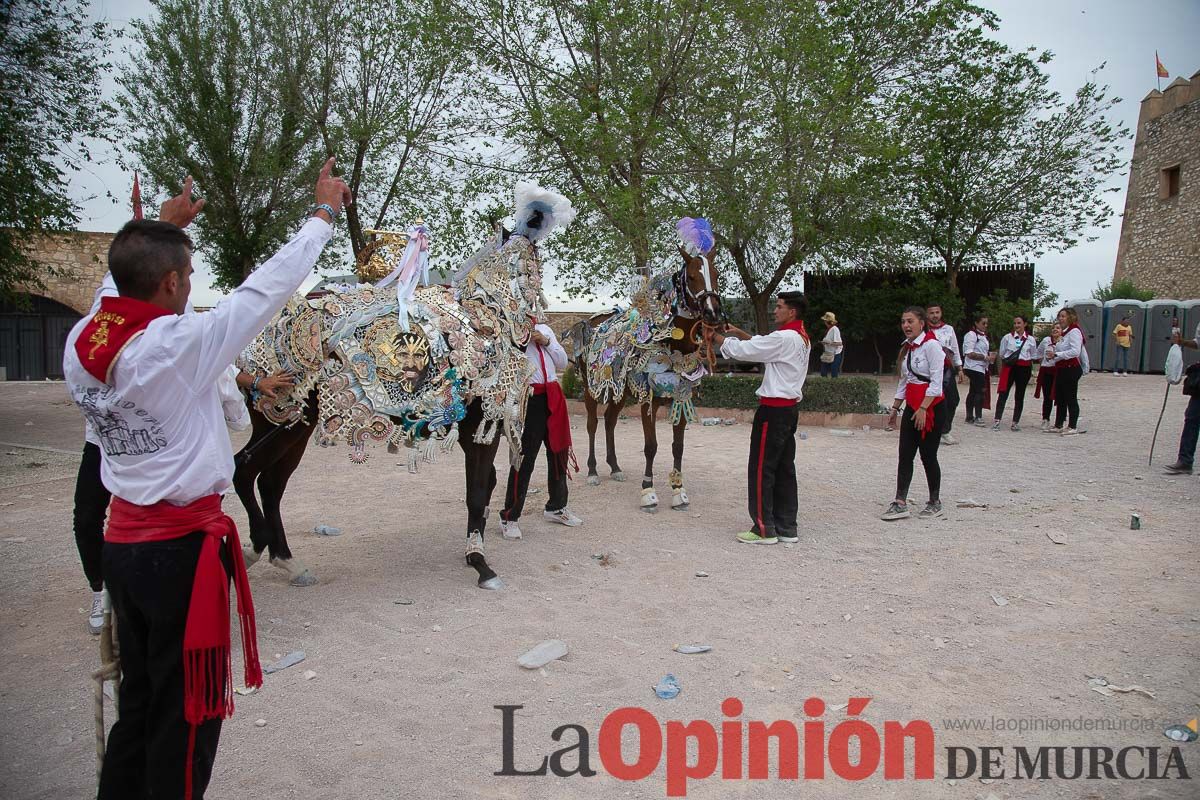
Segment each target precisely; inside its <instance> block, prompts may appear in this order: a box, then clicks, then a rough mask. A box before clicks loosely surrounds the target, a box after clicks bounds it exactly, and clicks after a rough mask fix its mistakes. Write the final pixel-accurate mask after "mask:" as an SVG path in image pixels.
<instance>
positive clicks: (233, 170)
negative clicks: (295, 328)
mask: <svg viewBox="0 0 1200 800" xmlns="http://www.w3.org/2000/svg"><path fill="white" fill-rule="evenodd" d="M287 10H288V4H287V3H286V2H283V0H239V1H238V2H233V0H156V2H155V12H156V13H155V16H153V17H152V18H150V19H146V20H138V21H135V22H133V23H132V38H133V42H134V47H133V49H132V50H131V52H130V63H129V65H128V66H127V67H126V68H125V69H124V71H123V72H122V74H121V78H120V83H121V86H122V87H123V92H122V93H121V95H120V97H119V100H118V101H119V103H120V106H121V108H122V110H123V112H124V116H125V120H126V122H127V126H126V127H127V134H128V135H127V141H128V142H129V149H130V151H131V152H132V154H133V155H134V156H135V157H136V159H137V161H138V163H139V164H140V165H141V167H142V169H143V170H144V171H145V173H146V174H148V176H149V177H150V179H151V185H152V186H154V187H157V188H161V189H165V190H167V191H169V192H172V193H174V192H177V191H178V190H179V189H180V186H181V184H182V182H183V179H184V177H185V176H187V175H191V176H193V177H194V178H195V181H196V185H197V190H198V191H199V192H200V193H202V194H203V196H204V197H205V198H206V199H207V201H208V203H207V205H206V207H205V209H204V213H203V214H201V215H200V216H199V217H198V218H197V219H196V221H195V223H193V226H194V230H195V232H196V233H195V235H196V238H197V239H198V240H199V243H200V245H201V246H202V247H203V248H204V249H205V251H206V254H207V256H208V261H209V264H210V266H211V267H212V271H213V275H214V278H215V280H214V286H215V287H216V288H220V289H230V288H233V287H234V286H237V285H238V284H239V283H241V282H242V280H243V279H244V278H245V277H246V276H247V275H249V274H250V271H251V270H253V269H254V267H255V265H256V264H258V262H259V261H260V260H261V259H262V258H263V257H264V256H265V255H266V254H268V253H269V252H271V251H272V250H274V249H275V248H276V247H278V246H279V244H280V243H282V242H283V241H284V240H285V238H286V237H287V234H288V232H289V230H290V229H291V227H292V226H293V225H294V224H295V223H296V222H297V221H298V220H299V219H300V218H301V216H302V214H303V213H304V211H305V210H306V209H307V207H308V206H309V204H311V202H312V194H311V192H312V182H313V179H314V176H315V175H316V173H317V169H318V167H319V163H320V161H321V159H322V156H323V153H322V151H321V150H320V148H318V147H317V146H316V127H315V126H314V125H313V124H312V121H311V120H310V119H308V118H307V117H306V115H305V113H304V102H303V101H304V86H305V81H306V80H307V79H308V78H309V77H310V76H311V75H313V74H315V65H316V64H317V56H318V53H317V50H316V48H317V44H318V43H317V42H315V41H314V40H312V39H311V38H306V37H293V36H289V35H287V33H286V28H287V25H289V24H290V17H289V15H288V14H287V13H286V12H287Z"/></svg>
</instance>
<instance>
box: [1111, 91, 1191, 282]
mask: <svg viewBox="0 0 1200 800" xmlns="http://www.w3.org/2000/svg"><path fill="white" fill-rule="evenodd" d="M1176 169H1177V170H1178V172H1177V175H1176V176H1172V175H1171V174H1170V173H1171V171H1173V170H1176ZM1173 180H1175V181H1177V183H1176V184H1175V185H1176V186H1177V188H1178V191H1177V193H1174V194H1172V193H1171V191H1170V186H1171V182H1172V181H1173ZM1113 278H1114V280H1121V279H1129V280H1132V281H1133V282H1134V283H1135V284H1137V285H1138V286H1139V287H1141V288H1143V289H1151V290H1153V291H1154V293H1155V294H1156V295H1157V296H1158V297H1162V298H1169V299H1172V300H1191V299H1194V298H1200V72H1197V73H1196V74H1195V75H1193V76H1192V78H1191V80H1188V79H1186V78H1178V79H1176V80H1175V81H1174V82H1173V83H1171V85H1170V86H1168V87H1167V88H1166V89H1165V90H1164V91H1162V92H1159V91H1157V90H1155V91H1153V92H1151V93H1150V94H1149V95H1147V96H1146V98H1145V99H1144V100H1142V106H1141V111H1140V114H1139V116H1138V127H1137V134H1136V137H1135V139H1134V145H1133V160H1132V162H1131V163H1130V167H1129V189H1128V192H1127V193H1126V196H1125V214H1124V218H1123V220H1122V223H1121V240H1120V244H1119V245H1118V248H1117V263H1116V268H1115V269H1114V272H1113Z"/></svg>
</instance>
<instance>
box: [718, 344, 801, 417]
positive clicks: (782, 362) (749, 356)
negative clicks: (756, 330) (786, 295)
mask: <svg viewBox="0 0 1200 800" xmlns="http://www.w3.org/2000/svg"><path fill="white" fill-rule="evenodd" d="M811 349H812V347H811V345H809V343H808V342H806V341H804V337H803V336H801V335H800V334H799V333H797V332H796V331H792V330H779V331H772V332H771V333H768V334H767V335H766V336H752V337H751V338H750V339H749V340H748V341H744V342H743V341H742V340H741V339H735V338H733V337H732V336H730V337H727V338H726V339H725V342H724V343H723V344H722V345H721V355H723V356H725V357H726V358H736V359H737V360H739V361H753V362H756V363H759V364H762V365H763V379H762V383H761V384H760V385H759V387H758V389H757V390H756V391H755V392H754V393H755V394H757V395H758V396H759V397H778V398H781V399H786V400H796V401H797V402H799V401H800V400H803V399H804V379H805V378H807V377H808V354H809V351H810V350H811Z"/></svg>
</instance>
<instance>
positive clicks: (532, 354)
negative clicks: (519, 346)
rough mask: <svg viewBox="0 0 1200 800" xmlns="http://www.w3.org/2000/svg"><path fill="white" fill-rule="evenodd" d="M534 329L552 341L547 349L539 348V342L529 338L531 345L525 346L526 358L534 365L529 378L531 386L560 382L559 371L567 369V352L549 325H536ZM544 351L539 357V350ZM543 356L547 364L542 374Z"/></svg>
mask: <svg viewBox="0 0 1200 800" xmlns="http://www.w3.org/2000/svg"><path fill="white" fill-rule="evenodd" d="M533 329H534V330H535V331H537V332H538V333H540V334H542V335H543V336H545V337H546V338H547V339H549V340H550V344H548V345H546V346H545V347H539V346H538V344H537V342H535V341H533V337H532V336H531V337H529V344H527V345H525V358H526V359H527V360H528V361H529V363H530V364H532V365H533V374H532V375H530V376H529V385H530V386H532V385H533V384H535V383H553V382H554V381H556V380H558V370H560V369H566V368H567V351H566V350H564V349H563V346H562V345H561V344H559V343H558V337H557V336H555V335H554V331H553V330H551V328H550V326H549V325H534V326H533ZM539 349H540V350H541V351H542V354H541V355H538V350H539ZM543 356H544V357H545V359H544V360H545V362H546V372H545V374H544V375H543V374H542V361H543Z"/></svg>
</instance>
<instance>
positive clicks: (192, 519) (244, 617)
mask: <svg viewBox="0 0 1200 800" xmlns="http://www.w3.org/2000/svg"><path fill="white" fill-rule="evenodd" d="M105 299H106V300H107V299H109V298H105ZM108 508H109V513H108V529H107V530H106V531H105V532H104V541H106V542H114V543H117V544H139V543H142V542H164V541H169V540H171V539H178V538H180V537H182V536H187V535H188V534H189V533H192V532H194V531H204V533H205V534H206V535H205V537H204V543H203V544H202V545H201V546H200V557H199V559H198V560H197V561H196V573H195V576H194V577H193V578H192V598H191V600H190V601H189V603H188V614H187V622H186V623H184V629H183V653H182V654H181V655H182V656H183V718H184V719H185V720H186V721H187V723H188V725H189V726H190V731H189V734H188V753H187V765H186V767H185V774H186V776H185V781H184V787H185V790H184V796H185V797H187V798H190V797H191V796H192V756H193V752H194V749H195V744H196V727H197V726H199V725H200V724H201V723H203V722H204V721H206V720H210V719H225V718H227V717H229V716H230V715H231V714H233V662H232V659H231V657H230V650H231V645H230V636H229V576H228V575H226V573H225V567H224V565H222V563H221V547H222V546H223V545H226V544H228V546H229V554H230V556H231V560H232V561H233V584H234V587H235V588H236V589H237V610H238V616H239V617H240V619H241V628H242V660H243V664H244V668H245V675H244V677H245V680H246V685H247V686H262V680H263V679H262V668H261V667H260V666H259V661H258V636H257V632H256V630H255V625H254V600H253V599H252V598H251V596H250V579H249V578H247V577H246V562H245V560H244V559H243V558H242V546H241V543H240V542H239V541H238V535H237V526H236V525H234V522H233V520H232V519H230V518H229V517H228V516H226V515H225V513H224V512H222V511H221V496H220V495H216V494H212V495H209V496H207V497H201V498H200V499H199V500H196V501H193V502H192V503H189V504H188V505H186V506H174V505H171V504H170V503H168V502H166V501H165V500H164V501H160V502H158V503H155V504H154V505H152V506H139V505H135V504H133V503H130V502H128V501H126V500H122V499H121V498H120V497H113V499H112V504H111V505H110V506H109V507H108Z"/></svg>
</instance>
